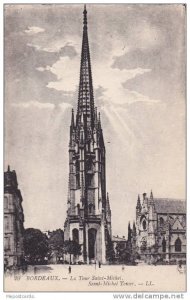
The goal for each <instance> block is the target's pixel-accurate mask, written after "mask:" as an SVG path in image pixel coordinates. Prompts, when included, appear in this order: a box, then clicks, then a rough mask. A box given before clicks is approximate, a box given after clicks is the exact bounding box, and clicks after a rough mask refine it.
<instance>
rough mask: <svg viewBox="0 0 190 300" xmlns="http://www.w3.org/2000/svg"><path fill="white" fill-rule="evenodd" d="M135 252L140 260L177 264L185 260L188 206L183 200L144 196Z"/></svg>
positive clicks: (138, 218)
mask: <svg viewBox="0 0 190 300" xmlns="http://www.w3.org/2000/svg"><path fill="white" fill-rule="evenodd" d="M135 241H136V250H137V252H138V254H139V255H140V257H141V259H143V260H144V261H146V262H149V263H153V262H154V261H155V262H156V261H162V262H170V263H172V262H173V263H176V262H178V261H179V260H181V261H185V260H186V206H185V201H183V200H174V199H166V198H164V199H163V198H154V197H153V193H152V191H151V193H150V197H149V198H148V197H147V194H146V193H144V194H143V199H142V202H141V200H140V196H138V199H137V205H136V237H135Z"/></svg>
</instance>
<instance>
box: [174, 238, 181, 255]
mask: <svg viewBox="0 0 190 300" xmlns="http://www.w3.org/2000/svg"><path fill="white" fill-rule="evenodd" d="M175 251H176V252H181V240H180V238H177V240H176V241H175Z"/></svg>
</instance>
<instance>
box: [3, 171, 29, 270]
mask: <svg viewBox="0 0 190 300" xmlns="http://www.w3.org/2000/svg"><path fill="white" fill-rule="evenodd" d="M23 235H24V214H23V208H22V195H21V192H20V190H19V189H18V183H17V176H16V172H15V171H10V167H9V166H8V169H7V171H6V172H5V173H4V264H5V267H10V268H12V267H15V268H16V267H19V266H21V265H22V263H23V260H24V248H23Z"/></svg>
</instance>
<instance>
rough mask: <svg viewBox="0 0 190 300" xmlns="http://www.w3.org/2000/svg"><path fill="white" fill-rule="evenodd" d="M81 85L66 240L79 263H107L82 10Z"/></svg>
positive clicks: (102, 173) (107, 227) (107, 215)
mask: <svg viewBox="0 0 190 300" xmlns="http://www.w3.org/2000/svg"><path fill="white" fill-rule="evenodd" d="M83 15H84V19H83V40H82V54H81V67H80V83H79V94H78V107H77V114H76V117H75V116H74V111H73V110H72V116H71V126H70V143H69V191H68V202H67V204H68V207H67V218H66V221H65V225H64V235H65V240H69V239H70V240H74V241H77V242H78V243H79V244H80V245H81V247H82V254H81V256H80V257H78V260H82V261H83V262H84V263H91V262H95V261H99V262H101V263H106V250H108V247H109V245H110V243H111V210H110V205H109V197H108V194H106V164H105V155H106V151H105V145H104V138H103V132H102V127H101V121H100V113H99V114H98V113H97V108H95V107H94V96H93V85H92V72H91V63H90V51H89V43H88V31H87V11H86V7H85V8H84V12H83Z"/></svg>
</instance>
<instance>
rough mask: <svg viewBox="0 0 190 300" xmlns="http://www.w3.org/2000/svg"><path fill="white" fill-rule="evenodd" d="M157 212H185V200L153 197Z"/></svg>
mask: <svg viewBox="0 0 190 300" xmlns="http://www.w3.org/2000/svg"><path fill="white" fill-rule="evenodd" d="M154 203H155V208H156V212H157V213H173V214H177V213H181V214H185V213H186V202H185V201H184V200H179V199H168V198H160V199H159V198H157V199H154Z"/></svg>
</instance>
